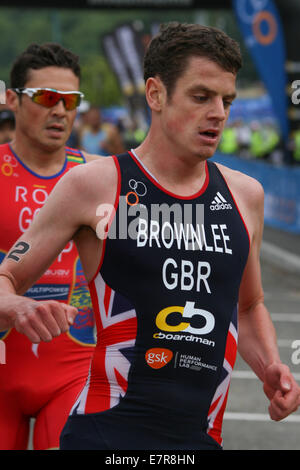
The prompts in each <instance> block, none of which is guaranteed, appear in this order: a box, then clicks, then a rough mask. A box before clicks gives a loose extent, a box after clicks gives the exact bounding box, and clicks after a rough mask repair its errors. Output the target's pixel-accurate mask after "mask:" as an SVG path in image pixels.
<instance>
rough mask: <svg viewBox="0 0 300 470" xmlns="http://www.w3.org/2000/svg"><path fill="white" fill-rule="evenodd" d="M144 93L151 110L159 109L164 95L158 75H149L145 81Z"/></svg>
mask: <svg viewBox="0 0 300 470" xmlns="http://www.w3.org/2000/svg"><path fill="white" fill-rule="evenodd" d="M145 94H146V99H147V103H148V105H149V107H150V109H151V110H152V111H157V112H159V111H161V109H162V105H163V102H164V96H165V87H164V84H163V83H162V81H161V79H160V78H159V77H150V78H148V80H147V81H146V87H145Z"/></svg>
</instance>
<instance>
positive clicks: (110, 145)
mask: <svg viewBox="0 0 300 470" xmlns="http://www.w3.org/2000/svg"><path fill="white" fill-rule="evenodd" d="M85 122H86V124H87V126H86V127H87V128H86V129H84V130H83V132H82V135H81V142H80V143H81V148H82V149H83V150H85V151H87V152H88V153H90V152H91V153H92V154H96V155H97V154H98V155H115V154H118V153H122V152H124V151H125V148H124V144H123V141H122V137H121V134H120V132H119V130H118V128H117V126H115V125H113V124H111V123H108V122H103V121H102V117H101V112H100V110H99V109H98V108H97V107H95V106H91V108H90V109H89V110H88V111H87V113H86V116H85Z"/></svg>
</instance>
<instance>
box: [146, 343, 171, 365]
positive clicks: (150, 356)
mask: <svg viewBox="0 0 300 470" xmlns="http://www.w3.org/2000/svg"><path fill="white" fill-rule="evenodd" d="M172 357H173V353H172V351H170V349H163V348H152V349H148V351H147V352H146V354H145V358H146V362H147V364H148V365H149V366H150V367H152V369H161V368H162V367H164V366H165V365H167V364H168V362H170V361H171V359H172Z"/></svg>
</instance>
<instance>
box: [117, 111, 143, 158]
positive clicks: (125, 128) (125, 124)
mask: <svg viewBox="0 0 300 470" xmlns="http://www.w3.org/2000/svg"><path fill="white" fill-rule="evenodd" d="M119 128H120V131H121V133H122V138H123V142H124V145H125V147H126V149H127V150H130V149H132V148H135V147H137V146H138V145H140V144H141V143H142V142H143V140H144V139H145V137H146V135H147V130H145V129H143V128H142V127H141V126H139V124H138V122H137V120H136V119H134V118H130V117H127V119H126V120H124V119H123V121H120V122H119Z"/></svg>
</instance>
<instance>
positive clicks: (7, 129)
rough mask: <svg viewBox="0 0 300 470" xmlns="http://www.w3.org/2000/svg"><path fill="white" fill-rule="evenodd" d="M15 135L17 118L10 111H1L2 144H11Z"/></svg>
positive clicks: (0, 129) (0, 133)
mask: <svg viewBox="0 0 300 470" xmlns="http://www.w3.org/2000/svg"><path fill="white" fill-rule="evenodd" d="M14 135H15V117H14V114H13V113H12V111H10V110H9V109H0V144H6V143H7V142H10V141H11V140H12V139H13V138H14Z"/></svg>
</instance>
